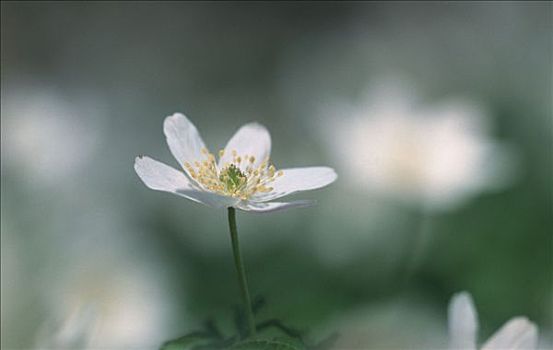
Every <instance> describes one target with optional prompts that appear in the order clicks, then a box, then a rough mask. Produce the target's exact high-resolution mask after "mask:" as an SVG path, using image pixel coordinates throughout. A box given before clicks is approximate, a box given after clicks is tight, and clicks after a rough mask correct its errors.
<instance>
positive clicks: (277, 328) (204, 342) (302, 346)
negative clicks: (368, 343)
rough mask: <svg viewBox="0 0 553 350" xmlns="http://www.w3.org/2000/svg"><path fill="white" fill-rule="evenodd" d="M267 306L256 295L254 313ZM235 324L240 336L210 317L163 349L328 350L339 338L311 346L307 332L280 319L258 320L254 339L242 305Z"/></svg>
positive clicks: (169, 342) (235, 314)
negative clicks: (222, 329) (304, 334)
mask: <svg viewBox="0 0 553 350" xmlns="http://www.w3.org/2000/svg"><path fill="white" fill-rule="evenodd" d="M263 306H265V299H264V298H262V297H257V298H255V300H254V302H253V303H252V310H253V312H254V314H257V313H258V312H259V310H260V309H261V308H263ZM234 327H235V329H236V335H231V336H225V335H224V334H223V333H222V332H221V331H220V330H219V328H218V327H217V325H216V324H215V322H213V321H212V320H209V321H207V322H205V323H204V326H203V329H202V330H200V331H195V332H191V333H188V334H186V335H184V336H182V337H179V338H177V339H174V340H170V341H167V342H165V343H164V344H163V345H162V346H161V348H160V350H208V349H210V350H216V349H220V350H247V349H252V350H253V349H256V350H257V349H261V350H327V349H329V348H330V347H331V346H332V345H333V344H334V341H335V340H336V338H337V336H336V335H332V336H330V337H328V338H326V339H324V340H323V341H322V342H320V343H318V344H315V345H309V344H307V342H306V341H305V340H304V337H303V332H301V331H299V330H297V329H294V328H292V327H289V326H287V325H286V324H284V322H283V321H281V320H279V319H276V318H273V319H268V320H265V321H262V322H259V323H257V324H256V330H257V332H258V336H255V337H251V338H250V337H248V332H247V325H246V321H245V317H244V312H243V311H242V310H241V309H240V308H236V309H235V312H234ZM275 332H277V333H276V335H275Z"/></svg>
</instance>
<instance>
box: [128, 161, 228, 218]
mask: <svg viewBox="0 0 553 350" xmlns="http://www.w3.org/2000/svg"><path fill="white" fill-rule="evenodd" d="M134 170H135V171H136V173H137V174H138V176H139V177H140V179H141V180H142V182H144V184H145V185H146V186H147V187H149V188H151V189H152V190H156V191H163V192H169V193H174V194H177V195H179V196H183V197H185V198H188V199H190V200H192V201H194V202H197V203H201V204H205V205H207V206H210V207H214V208H222V207H230V206H233V205H235V204H236V202H238V200H237V199H236V198H232V197H225V196H220V195H218V194H215V193H211V192H205V191H202V190H200V189H198V188H197V187H196V186H195V185H194V184H192V183H191V182H190V180H189V179H188V177H186V175H184V173H182V172H180V171H178V170H176V169H174V168H172V167H170V166H168V165H166V164H163V163H161V162H158V161H157V160H154V159H152V158H149V157H136V159H135V162H134Z"/></svg>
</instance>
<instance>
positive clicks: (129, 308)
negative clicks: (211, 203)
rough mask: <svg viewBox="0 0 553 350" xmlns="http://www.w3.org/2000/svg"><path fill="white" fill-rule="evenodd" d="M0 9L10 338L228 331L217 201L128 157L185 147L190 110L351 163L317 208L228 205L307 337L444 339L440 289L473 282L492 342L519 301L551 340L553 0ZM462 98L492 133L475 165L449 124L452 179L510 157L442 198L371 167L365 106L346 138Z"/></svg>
mask: <svg viewBox="0 0 553 350" xmlns="http://www.w3.org/2000/svg"><path fill="white" fill-rule="evenodd" d="M1 6H2V8H1V10H2V14H1V20H2V22H1V36H2V42H1V45H2V47H1V49H2V53H1V56H2V57H1V59H2V62H1V69H2V82H1V98H2V100H1V102H2V111H1V112H2V114H1V116H2V119H1V130H2V144H1V146H2V168H1V170H2V174H1V176H2V177H1V180H2V181H1V191H2V202H1V218H2V220H1V243H2V244H1V247H2V248H1V249H2V251H1V256H2V258H1V267H2V270H1V273H2V277H1V278H2V280H1V282H2V287H1V298H2V305H1V306H2V312H1V317H2V319H1V327H2V328H1V331H2V338H1V342H2V348H4V349H34V348H60V347H63V346H66V347H74V348H78V347H86V346H88V347H91V348H104V349H150V348H156V347H157V346H158V345H159V344H160V343H161V342H162V341H164V340H167V339H169V338H174V337H177V336H179V335H182V334H184V333H186V332H188V331H191V330H194V329H196V328H198V327H201V325H202V323H203V322H204V321H205V320H206V319H210V318H211V319H215V320H216V321H217V323H218V324H219V326H220V327H221V328H222V329H223V330H224V331H225V332H227V333H230V332H231V331H232V315H233V310H234V309H235V307H236V305H238V304H239V301H240V299H239V293H238V288H237V283H236V277H235V273H234V266H233V264H232V256H231V249H230V242H229V235H228V231H227V222H226V216H225V215H226V213H225V211H222V210H221V211H216V210H212V209H210V208H207V207H203V206H200V205H197V204H194V203H192V202H190V201H186V200H183V199H181V198H178V197H176V196H171V195H169V194H166V193H161V192H154V191H151V190H148V189H147V188H146V187H145V186H144V185H143V184H142V183H141V182H140V180H139V178H138V177H137V175H136V174H135V172H134V170H133V161H134V157H135V156H136V155H138V154H148V155H150V156H152V157H154V158H156V159H159V160H162V161H164V162H167V163H168V164H171V165H174V166H176V164H177V163H176V161H175V160H174V159H173V158H172V157H171V154H170V152H169V151H168V149H167V147H166V144H165V140H164V137H163V133H162V122H163V119H164V117H165V116H167V115H170V114H172V113H173V112H177V111H179V112H183V113H185V114H187V115H188V117H189V118H190V119H191V120H192V121H193V122H194V123H195V124H196V125H197V127H198V128H199V130H200V132H201V133H202V135H203V137H204V140H206V143H207V144H208V145H210V146H211V147H212V148H213V149H215V150H216V149H219V148H222V147H223V146H224V144H225V143H226V141H227V139H228V138H229V137H230V136H231V135H232V134H233V133H234V131H235V130H236V129H237V128H238V127H239V126H240V125H242V124H244V123H246V122H249V121H253V120H255V121H258V122H261V123H263V124H264V125H266V126H267V127H268V128H269V130H270V131H271V134H272V139H273V152H272V160H273V162H274V163H275V164H276V165H277V167H292V166H308V165H329V166H332V167H334V168H336V170H337V172H338V173H339V174H340V178H339V179H338V181H337V182H336V183H335V184H333V185H332V186H331V187H329V188H327V189H323V190H319V191H315V192H312V193H304V194H302V195H301V196H296V197H298V198H308V199H316V200H317V201H318V202H319V204H318V206H317V207H314V208H309V209H298V210H290V211H284V212H278V213H274V214H267V215H256V214H249V213H243V212H240V213H239V214H238V225H239V232H240V236H241V244H242V249H243V254H244V257H245V262H246V268H247V272H248V277H249V281H250V288H251V291H252V293H253V294H254V295H261V296H263V297H264V298H265V300H266V301H267V305H266V307H265V309H263V310H262V312H261V314H260V315H259V318H260V319H264V318H269V317H278V318H280V319H283V320H284V321H285V322H286V323H287V324H290V325H292V326H294V327H297V328H299V329H302V330H305V331H307V332H308V333H307V334H308V338H309V339H310V340H313V341H316V340H320V339H322V338H324V337H325V336H326V335H328V334H331V333H332V332H334V331H338V332H339V333H340V339H339V340H338V343H337V344H336V348H338V349H340V348H343V349H345V348H349V349H371V348H406V347H409V348H426V349H430V348H443V347H444V346H445V344H446V342H447V303H448V301H449V299H450V297H451V296H452V295H453V294H454V293H456V292H459V291H462V290H467V291H469V292H470V293H471V294H472V295H473V297H474V300H475V303H476V306H477V308H478V311H479V316H480V336H481V340H484V339H486V338H487V337H488V336H489V335H490V334H492V333H493V332H494V331H495V330H496V329H498V328H499V327H500V326H501V325H502V324H503V323H504V322H505V321H506V320H508V319H509V318H510V317H512V316H516V315H526V316H528V317H529V318H530V319H531V320H533V321H534V322H536V324H537V325H538V327H539V328H540V333H541V340H540V346H541V348H544V349H550V348H551V340H550V339H551V327H552V318H551V317H552V316H551V313H552V312H551V310H552V309H553V306H552V295H553V294H552V275H553V274H552V272H553V271H552V247H553V246H552V243H553V242H552V229H553V219H552V209H553V207H552V206H553V204H552V183H551V179H552V175H553V174H552V169H553V164H552V162H551V160H552V146H553V145H552V140H553V138H552V110H551V100H552V91H551V76H552V69H551V62H552V42H553V41H552V29H553V28H552V9H551V3H549V2H483V3H476V2H472V3H461V2H458V3H457V2H448V3H435V2H432V3H424V2H418V3H416V2H413V3H411V2H391V3H385V2H367V3H363V2H351V3H350V2H339V3H338V2H324V3H316V2H309V3H286V2H284V3H267V2H259V3H249V2H248V3H246V2H236V3H233V2H226V3H216V2H205V3H200V2H198V3H196V2H182V3H179V2H135V3H132V2H125V3H123V2H91V3H88V2H87V3H85V2H40V3H39V2H2V5H1ZM451 99H454V100H455V101H462V102H459V103H461V106H462V108H461V110H469V112H467V113H468V114H469V115H470V116H474V115H479V117H478V118H476V119H478V120H484V119H485V122H481V121H480V122H475V123H469V124H470V125H469V127H468V129H470V130H469V131H470V132H469V133H470V135H472V136H470V140H471V141H470V142H469V143H470V144H471V145H472V144H476V146H475V147H476V148H478V147H480V146H478V145H490V144H493V145H501V152H500V153H498V152H495V151H494V152H487V153H485V155H486V157H484V158H485V159H486V160H483V159H481V157H480V158H479V157H477V158H478V162H476V163H477V165H475V164H474V162H472V163H471V162H469V163H468V164H466V163H463V162H461V161H462V159H464V158H463V157H464V154H465V150H466V149H467V148H466V147H465V144H464V143H462V142H461V144H460V145H461V146H459V147H457V146H458V145H457V144H455V145H453V144H450V143H449V142H450V141H451V139H452V138H450V137H448V135H449V134H447V133H445V132H444V133H445V134H442V132H441V131H440V130H442V129H440V128H438V129H436V130H434V129H430V130H431V131H430V134H429V135H439V136H443V137H436V141H435V142H434V143H430V145H429V146H428V149H430V150H440V149H445V150H450V149H456V151H453V152H451V153H448V152H445V155H444V156H443V157H445V158H440V159H442V160H443V159H447V160H448V163H447V164H448V166H447V169H449V173H448V174H449V175H447V176H446V178H447V179H449V178H451V177H452V176H456V175H458V174H459V173H460V172H461V173H462V174H463V175H462V176H461V177H460V180H459V181H460V182H461V183H463V184H464V183H465V182H466V183H472V182H474V181H475V180H474V177H477V176H480V175H479V174H480V173H481V172H482V171H484V170H487V169H488V168H489V167H491V166H492V164H496V163H498V164H499V165H500V166H499V167H498V168H497V169H496V168H495V165H494V169H496V170H494V172H493V174H491V175H490V177H489V178H487V181H486V182H485V183H484V182H482V183H484V184H483V185H478V186H468V187H463V186H460V189H459V190H458V191H459V193H460V194H459V193H458V194H457V195H456V198H457V199H456V200H455V201H454V202H455V203H454V204H450V203H449V202H448V204H447V205H446V204H444V203H443V202H440V201H438V202H432V203H434V205H433V204H432V203H430V204H429V203H428V202H431V201H432V200H430V199H428V198H427V197H426V195H421V193H419V192H420V191H419V192H417V191H414V193H413V191H410V189H412V188H418V187H417V186H419V187H421V188H423V189H424V188H426V187H424V183H425V181H427V180H425V179H424V178H423V179H422V180H421V179H419V178H413V177H412V176H415V177H416V174H418V173H417V172H416V171H415V172H409V171H408V170H405V169H403V168H401V167H400V168H399V170H397V169H396V168H394V169H396V170H397V171H399V174H400V178H399V180H398V179H397V178H394V179H395V180H398V181H399V182H400V183H401V184H402V186H399V187H397V186H396V187H394V186H395V185H396V184H397V181H396V182H394V181H395V180H394V181H391V182H390V183H389V184H388V185H386V186H379V184H380V183H381V182H386V181H387V180H386V179H388V178H387V177H386V176H388V175H382V174H379V176H380V177H378V176H377V180H374V179H373V178H372V177H371V176H370V175H371V172H370V171H369V172H364V170H363V169H365V170H366V168H367V166H369V167H375V166H376V167H377V166H378V165H379V163H378V162H376V163H374V164H373V163H370V159H371V158H370V157H371V156H373V155H374V156H377V157H380V158H383V159H387V154H388V153H387V152H388V151H390V149H389V147H388V144H387V143H383V144H380V143H377V145H375V144H374V143H371V142H372V140H375V139H378V140H380V138H379V136H378V135H381V134H382V133H381V132H379V131H378V132H376V131H375V130H380V129H378V127H373V128H371V125H372V124H370V123H369V124H368V125H369V126H368V127H367V128H368V131H367V132H369V133H368V134H366V138H364V136H363V135H365V134H363V133H361V135H360V136H359V132H356V134H355V135H357V139H356V140H357V141H356V143H355V144H354V145H351V144H350V141H352V142H353V138H352V137H349V136H348V135H350V134H348V130H349V129H348V127H351V125H357V124H355V123H358V122H359V121H362V120H363V118H365V117H366V118H367V120H374V119H370V118H384V119H383V120H395V122H393V123H391V125H392V126H393V127H395V126H396V125H397V124H398V123H399V124H400V122H398V121H397V120H403V119H402V118H403V117H402V118H399V119H397V120H396V119H393V118H392V117H390V118H392V119H386V118H387V117H386V116H387V115H388V114H390V115H392V116H397V115H398V114H401V115H403V116H404V117H405V116H407V117H408V116H409V114H410V111H412V113H413V114H417V115H419V117H418V118H420V119H415V122H411V123H407V124H406V125H407V126H406V127H405V128H406V130H407V131H406V132H407V134H405V135H410V134H409V132H410V131H409V130H411V129H412V128H415V130H418V129H417V125H419V124H420V125H426V124H428V123H427V120H426V119H425V116H424V114H425V111H428V110H431V111H432V112H433V114H432V118H434V119H432V118H431V119H429V120H431V121H432V120H434V121H437V120H440V116H441V115H442V114H440V113H435V112H436V110H440V109H439V108H434V107H433V106H441V107H440V108H442V107H443V108H442V109H441V112H443V114H447V113H449V112H451V111H452V110H453V109H448V108H450V107H448V106H452V105H451V104H448V103H449V102H447V103H446V102H443V101H451ZM413 100H416V102H412V101H413ZM382 101H388V103H383V102H382ZM406 101H408V102H406ZM398 104H404V105H405V108H403V109H401V111H399V112H398V111H397V110H395V109H394V108H395V107H397V106H398ZM375 105H378V106H379V107H378V108H376V109H375V108H373V107H374V106H375ZM457 106H458V104H457ZM451 108H453V107H451ZM475 110H476V112H475ZM421 111H422V112H421ZM470 111H472V112H470ZM402 113H403V114H402ZM428 113H430V112H428ZM451 113H454V114H455V113H457V112H455V111H453V112H451ZM459 113H461V115H463V113H464V112H459ZM471 113H472V114H471ZM421 115H422V116H421ZM460 118H461V119H463V118H464V117H460ZM470 118H473V117H469V118H468V119H470ZM423 120H424V121H423ZM419 122H420V123H419ZM430 124H432V123H431V122H430ZM484 124H485V125H484ZM378 125H380V126H382V124H378ZM455 125H457V124H454V126H453V129H452V130H453V131H452V132H453V134H454V135H456V132H457V131H456V130H457V128H456V126H455ZM457 126H458V125H457ZM382 128H383V129H382V130H388V129H387V128H386V127H382ZM409 128H411V129H409ZM355 129H356V130H364V129H362V128H361V129H359V128H355ZM432 130H433V131H432ZM447 130H449V131H448V132H450V131H451V129H447ZM383 132H384V131H383ZM414 133H415V134H417V133H418V131H415V132H414ZM344 135H345V136H344ZM375 135H376V136H375ZM391 135H392V137H391V139H392V140H396V139H400V140H403V138H402V137H400V136H398V137H394V135H396V134H395V133H394V132H392V133H391ZM401 135H404V134H401ZM405 137H406V138H408V136H405ZM461 138H462V137H461ZM432 139H434V138H432ZM364 140H365V141H368V142H369V141H370V142H369V143H367V144H366V147H365V143H364ZM456 145H457V146H456ZM477 146H478V147H477ZM348 147H349V150H348ZM390 147H391V146H390ZM404 147H405V149H406V150H407V151H409V150H410V149H411V147H410V146H409V143H408V144H407V146H405V145H404ZM455 147H457V148H458V149H457V148H455ZM498 147H499V146H498ZM392 148H393V147H392ZM393 149H394V150H395V148H393ZM407 151H405V152H407ZM390 152H392V151H390ZM394 152H395V151H394ZM402 152H403V151H402ZM405 152H403V153H401V154H404V153H405ZM392 153H393V152H392ZM425 154H426V153H423V154H422V156H421V157H422V158H424V157H425ZM505 154H507V155H508V156H507V157H505ZM367 157H368V158H367ZM405 157H406V158H408V160H409V164H410V165H409V166H413V167H418V168H417V169H423V171H424V169H426V168H425V166H430V165H428V163H424V162H423V163H420V164H419V163H417V159H419V158H416V157H415V158H412V157H410V156H409V153H408V152H407V155H406V156H405ZM458 157H459V158H458ZM344 158H347V159H348V161H347V162H344ZM413 159H415V160H413ZM431 159H433V158H431ZM457 159H459V162H457ZM498 159H500V161H498ZM367 161H369V163H367ZM356 162H357V163H359V164H360V166H361V168H359V169H360V170H355V166H353V168H352V167H351V164H355V163H356ZM413 162H414V165H413ZM430 163H432V162H430ZM363 167H364V168H363ZM421 167H422V168H421ZM469 167H470V168H469ZM473 168H474V169H476V170H474V171H465V170H467V169H473ZM371 169H372V168H371ZM402 169H403V170H402ZM409 169H411V168H409ZM465 173H466V174H465ZM355 174H357V175H358V176H357V177H355ZM352 175H353V176H352ZM382 176H384V178H382ZM400 180H401V181H400ZM473 180H474V181H473ZM428 181H431V180H428ZM471 181H472V182H471ZM364 182H366V183H367V184H368V186H367V187H365V186H364V185H363V183H364ZM375 184H376V186H373V185H375ZM406 184H407V185H406ZM409 184H412V186H410V185H409ZM496 184H497V186H495V185H496ZM446 185H447V184H446ZM449 185H451V184H449ZM449 185H447V186H449ZM447 186H446V187H447ZM451 186H455V185H451ZM380 187H382V188H380ZM469 187H470V188H469ZM375 188H376V189H377V191H375ZM379 188H380V190H378V189H379ZM422 191H423V192H424V191H425V190H422ZM437 191H438V193H439V195H440V196H441V195H443V196H446V197H447V196H448V194H447V191H446V192H443V189H438V190H437ZM425 193H426V192H425ZM444 193H445V194H444ZM448 198H449V197H448ZM427 199H428V201H427ZM446 199H447V198H446ZM452 201H453V200H452ZM436 203H438V204H436ZM405 271H408V272H407V273H406V272H405ZM405 276H407V278H404V277H405ZM74 339H80V340H79V341H81V342H82V343H74V341H75V340H74ZM72 342H73V343H72ZM64 344H66V345H64ZM67 344H69V345H67ZM76 344H80V345H76Z"/></svg>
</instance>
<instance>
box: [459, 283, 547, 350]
mask: <svg viewBox="0 0 553 350" xmlns="http://www.w3.org/2000/svg"><path fill="white" fill-rule="evenodd" d="M448 313H449V315H448V319H449V348H450V349H467V350H474V349H476V348H477V346H476V344H477V339H476V337H477V332H478V316H477V313H476V309H475V308H474V304H473V302H472V298H471V296H470V294H468V293H467V292H461V293H458V294H456V295H454V296H453V298H452V299H451V302H450V303H449V311H448ZM537 342H538V329H537V327H536V325H535V324H533V323H532V322H530V321H528V319H527V318H526V317H515V318H512V319H511V320H509V321H508V322H507V323H506V324H505V325H504V326H503V327H501V328H500V329H499V330H498V331H497V332H495V334H494V335H492V337H491V338H490V339H488V341H487V342H485V343H484V345H483V346H482V347H481V348H480V349H481V350H534V349H536V348H537Z"/></svg>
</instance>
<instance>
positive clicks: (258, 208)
mask: <svg viewBox="0 0 553 350" xmlns="http://www.w3.org/2000/svg"><path fill="white" fill-rule="evenodd" d="M315 204H316V202H315V201H311V200H300V201H293V202H269V203H255V202H240V203H238V205H236V208H238V209H242V210H245V211H253V212H257V213H268V212H271V211H277V210H283V209H288V208H305V207H311V206H313V205H315Z"/></svg>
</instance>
